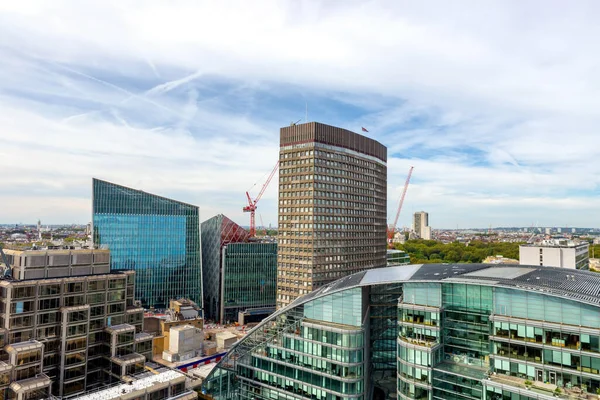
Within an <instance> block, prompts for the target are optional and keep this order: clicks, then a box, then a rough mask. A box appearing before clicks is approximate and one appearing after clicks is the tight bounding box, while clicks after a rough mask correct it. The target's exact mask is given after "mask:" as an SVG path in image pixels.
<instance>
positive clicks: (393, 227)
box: [387, 166, 414, 249]
mask: <svg viewBox="0 0 600 400" xmlns="http://www.w3.org/2000/svg"><path fill="white" fill-rule="evenodd" d="M413 168H414V167H412V166H411V167H410V169H409V170H408V176H407V177H406V182H405V183H404V189H402V196H400V203H399V204H398V211H396V218H394V223H393V224H391V225H390V226H389V227H388V232H387V234H388V247H389V248H390V249H391V248H393V247H394V246H393V244H392V240H393V239H394V233H395V232H396V225H398V218H400V211H402V204H403V203H404V197H405V196H406V190H407V189H408V184H409V182H410V177H411V175H412V172H413Z"/></svg>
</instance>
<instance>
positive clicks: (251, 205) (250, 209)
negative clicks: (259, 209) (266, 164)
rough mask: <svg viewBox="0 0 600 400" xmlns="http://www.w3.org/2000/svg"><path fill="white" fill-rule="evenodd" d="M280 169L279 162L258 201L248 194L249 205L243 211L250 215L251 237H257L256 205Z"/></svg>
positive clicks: (257, 198) (263, 187)
mask: <svg viewBox="0 0 600 400" xmlns="http://www.w3.org/2000/svg"><path fill="white" fill-rule="evenodd" d="M278 167H279V161H277V164H275V168H273V171H271V174H269V177H268V178H267V181H266V182H265V184H264V185H263V186H262V188H261V189H260V193H258V196H256V199H254V200H252V198H251V197H250V193H248V192H246V197H247V198H248V205H247V206H246V207H244V208H243V210H244V212H249V213H250V237H254V236H255V235H256V221H255V213H256V204H257V203H258V201H259V200H260V198H261V197H262V195H263V194H264V193H265V190H267V186H269V182H271V179H273V175H275V171H277V168H278Z"/></svg>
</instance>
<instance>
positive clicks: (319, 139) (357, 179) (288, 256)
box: [277, 122, 387, 308]
mask: <svg viewBox="0 0 600 400" xmlns="http://www.w3.org/2000/svg"><path fill="white" fill-rule="evenodd" d="M279 159H280V164H279V230H278V245H279V247H278V248H279V254H278V267H277V273H278V276H277V307H278V308H281V307H284V306H286V305H288V304H290V303H291V302H292V301H294V300H295V299H296V298H298V297H300V296H302V295H303V294H306V293H310V292H311V291H313V290H315V289H319V288H320V287H322V286H323V285H325V284H327V283H329V282H331V281H334V280H336V279H339V278H341V277H343V276H345V275H349V274H351V273H354V272H358V271H362V270H368V269H371V268H375V267H382V266H385V264H386V247H387V246H386V229H387V226H386V193H387V192H386V190H387V187H386V186H387V164H386V163H387V149H386V147H385V146H383V145H381V144H380V143H378V142H377V141H375V140H373V139H370V138H367V137H364V136H361V135H358V134H356V133H354V132H350V131H348V130H345V129H341V128H336V127H333V126H328V125H324V124H321V123H317V122H311V123H306V124H301V125H293V126H289V127H285V128H281V132H280V153H279Z"/></svg>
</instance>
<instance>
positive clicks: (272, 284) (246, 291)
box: [220, 242, 277, 323]
mask: <svg viewBox="0 0 600 400" xmlns="http://www.w3.org/2000/svg"><path fill="white" fill-rule="evenodd" d="M222 263H223V264H222V274H221V288H222V290H221V311H220V320H221V323H224V322H227V321H230V322H231V321H238V316H239V315H238V314H239V313H244V314H246V315H247V318H246V320H249V319H250V318H252V317H253V316H254V317H256V318H261V317H265V316H267V315H268V314H271V313H272V312H273V311H275V303H276V301H275V300H276V296H277V243H260V242H251V243H230V244H228V245H225V246H224V247H223V250H222Z"/></svg>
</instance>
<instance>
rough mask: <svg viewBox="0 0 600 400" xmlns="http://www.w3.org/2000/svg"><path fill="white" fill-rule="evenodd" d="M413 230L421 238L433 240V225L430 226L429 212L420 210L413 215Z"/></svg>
mask: <svg viewBox="0 0 600 400" xmlns="http://www.w3.org/2000/svg"><path fill="white" fill-rule="evenodd" d="M413 231H414V232H415V234H416V235H417V237H418V238H419V239H425V240H431V227H430V226H429V214H428V213H426V212H425V211H419V212H416V213H415V214H414V215H413Z"/></svg>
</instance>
